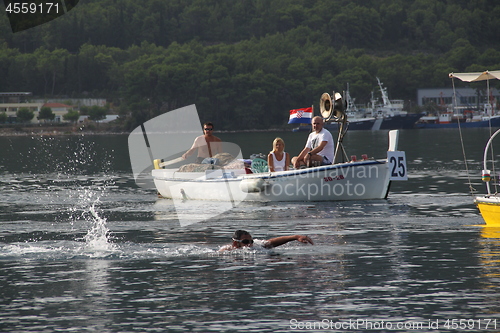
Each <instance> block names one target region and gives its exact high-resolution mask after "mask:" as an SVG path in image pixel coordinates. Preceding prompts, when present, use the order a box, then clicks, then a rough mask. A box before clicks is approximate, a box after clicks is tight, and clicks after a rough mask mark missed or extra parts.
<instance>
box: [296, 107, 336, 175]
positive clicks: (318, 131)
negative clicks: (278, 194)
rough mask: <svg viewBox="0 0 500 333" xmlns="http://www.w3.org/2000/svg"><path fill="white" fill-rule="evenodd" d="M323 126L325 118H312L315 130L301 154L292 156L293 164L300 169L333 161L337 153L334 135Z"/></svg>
mask: <svg viewBox="0 0 500 333" xmlns="http://www.w3.org/2000/svg"><path fill="white" fill-rule="evenodd" d="M323 126H324V122H323V118H321V117H318V116H316V117H314V118H313V119H312V129H313V131H312V132H311V134H309V137H308V138H307V142H306V146H305V147H304V149H302V151H301V152H300V154H299V156H295V157H293V158H292V164H293V167H294V168H295V169H299V168H300V167H302V166H309V167H310V166H313V165H328V164H332V163H333V158H334V154H335V145H334V143H333V137H332V134H331V133H330V132H329V131H328V130H327V129H326V128H324V127H323Z"/></svg>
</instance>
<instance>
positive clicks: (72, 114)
mask: <svg viewBox="0 0 500 333" xmlns="http://www.w3.org/2000/svg"><path fill="white" fill-rule="evenodd" d="M79 118H80V112H78V111H76V110H69V111H68V113H66V114H63V119H64V120H66V121H71V122H73V123H76V122H77V121H78V119H79Z"/></svg>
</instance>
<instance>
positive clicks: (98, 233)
mask: <svg viewBox="0 0 500 333" xmlns="http://www.w3.org/2000/svg"><path fill="white" fill-rule="evenodd" d="M89 213H90V214H91V221H90V222H91V223H92V226H91V228H90V229H89V231H88V232H87V234H86V235H85V236H84V237H83V239H84V240H85V244H86V251H87V252H88V251H93V256H102V255H103V254H104V255H106V254H109V253H110V252H113V251H115V246H114V244H113V243H111V242H110V241H109V229H108V227H107V226H106V219H105V218H102V217H100V216H99V214H98V213H97V210H96V207H95V204H92V205H91V206H90V208H89Z"/></svg>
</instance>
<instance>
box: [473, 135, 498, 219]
mask: <svg viewBox="0 0 500 333" xmlns="http://www.w3.org/2000/svg"><path fill="white" fill-rule="evenodd" d="M498 133H500V129H499V130H497V131H496V132H495V133H493V135H492V136H491V137H490V139H489V140H488V143H487V144H486V147H485V148H484V158H483V172H482V177H481V178H482V180H483V182H485V184H486V190H487V192H488V193H487V194H486V195H482V196H477V197H476V199H475V200H474V203H475V204H476V206H477V208H478V209H479V211H480V212H481V215H482V216H483V219H484V222H486V225H487V226H490V227H500V193H497V192H495V193H491V187H490V182H491V176H490V170H488V168H487V165H486V164H487V163H486V162H487V155H488V150H489V148H490V146H491V143H492V141H493V139H494V138H495V136H497V134H498Z"/></svg>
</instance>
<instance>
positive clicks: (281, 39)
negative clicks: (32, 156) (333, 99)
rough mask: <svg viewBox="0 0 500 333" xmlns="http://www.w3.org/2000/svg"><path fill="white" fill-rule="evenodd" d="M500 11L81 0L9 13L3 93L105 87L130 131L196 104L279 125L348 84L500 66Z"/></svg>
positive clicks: (0, 62)
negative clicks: (58, 10)
mask: <svg viewBox="0 0 500 333" xmlns="http://www.w3.org/2000/svg"><path fill="white" fill-rule="evenodd" d="M0 6H1V5H0ZM0 8H1V7H0ZM2 9H3V8H2ZM499 17H500V3H498V1H494V0H468V1H466V0H454V1H447V0H363V1H361V0H358V1H351V0H141V1H131V0H81V1H80V3H79V4H78V6H77V7H76V8H74V9H73V10H72V11H70V12H69V13H68V14H66V15H64V16H62V17H61V18H59V19H56V20H54V21H52V22H50V23H47V24H44V25H42V26H39V27H35V28H32V29H29V30H26V31H23V32H19V33H15V34H13V33H12V32H11V29H10V26H9V21H8V19H7V17H6V15H0V78H1V79H0V91H2V92H7V91H32V92H33V94H34V95H36V96H42V97H52V96H59V97H62V96H68V97H104V98H107V99H108V100H110V101H112V102H113V105H114V106H115V107H116V109H117V110H119V112H120V113H122V114H123V115H127V116H128V117H127V121H126V124H125V126H127V128H129V129H131V128H133V127H135V126H136V125H138V124H139V123H141V122H143V121H145V120H147V119H150V118H152V117H154V116H155V115H157V114H160V113H162V112H165V111H168V110H171V109H174V108H178V107H181V106H185V105H189V104H193V103H195V104H196V105H197V108H198V111H199V113H200V118H201V119H202V120H203V121H205V120H212V121H214V122H216V123H217V125H218V127H219V128H224V129H246V128H270V127H276V126H281V125H283V124H286V121H287V115H288V110H289V109H291V108H299V107H307V106H310V105H311V104H315V105H316V106H317V104H318V101H319V97H320V95H321V93H323V92H325V91H326V92H331V91H332V90H336V91H338V90H343V89H345V88H346V84H347V83H349V87H350V92H351V95H352V96H353V97H356V99H357V101H356V102H362V103H366V102H368V100H369V98H370V94H371V91H372V90H375V89H376V77H377V76H378V77H379V78H380V79H381V81H382V82H383V83H384V85H385V86H386V87H388V89H389V93H390V97H391V98H398V99H405V100H408V101H409V100H415V96H416V89H418V88H426V87H450V85H451V82H450V80H449V79H448V77H447V75H448V73H449V72H463V71H482V70H485V69H489V70H497V69H500V51H499V50H500V39H499V38H498V36H500V19H499Z"/></svg>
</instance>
